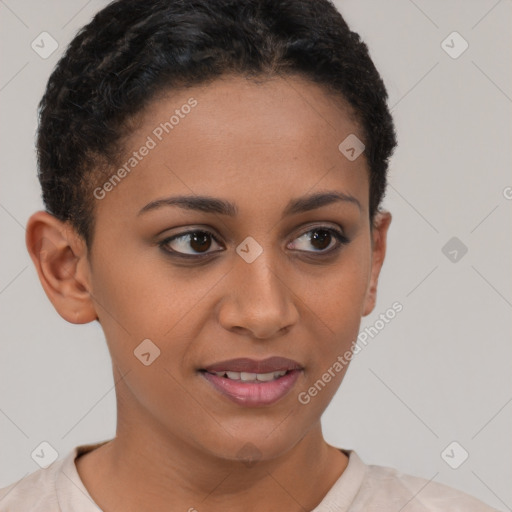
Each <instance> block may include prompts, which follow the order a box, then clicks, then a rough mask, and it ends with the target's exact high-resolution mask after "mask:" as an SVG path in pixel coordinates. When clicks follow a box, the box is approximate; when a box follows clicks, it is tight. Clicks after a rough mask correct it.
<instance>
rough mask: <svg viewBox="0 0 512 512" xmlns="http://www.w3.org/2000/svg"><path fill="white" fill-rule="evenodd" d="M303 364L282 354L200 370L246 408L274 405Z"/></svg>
mask: <svg viewBox="0 0 512 512" xmlns="http://www.w3.org/2000/svg"><path fill="white" fill-rule="evenodd" d="M302 370H303V368H302V366H301V365H300V364H299V363H297V362H296V361H292V360H291V359H286V358H283V357H271V358H268V359H265V360H263V361H256V360H253V359H248V358H241V359H231V360H228V361H222V362H219V363H215V364H213V365H210V366H208V367H206V368H203V369H201V370H199V372H200V373H201V375H202V376H203V377H204V378H205V379H206V380H207V381H208V382H209V383H210V384H211V385H212V386H213V388H214V389H215V390H217V391H218V392H219V393H220V394H221V395H223V396H224V397H226V398H228V399H229V400H230V401H232V402H235V403H237V404H239V405H243V406H247V407H258V406H259V407H261V406H266V405H271V404H274V403H275V402H277V401H278V400H281V399H282V398H283V397H284V396H286V395H287V394H288V393H289V392H290V390H291V389H292V388H293V386H294V384H295V383H296V381H297V379H298V378H299V376H300V374H301V373H302Z"/></svg>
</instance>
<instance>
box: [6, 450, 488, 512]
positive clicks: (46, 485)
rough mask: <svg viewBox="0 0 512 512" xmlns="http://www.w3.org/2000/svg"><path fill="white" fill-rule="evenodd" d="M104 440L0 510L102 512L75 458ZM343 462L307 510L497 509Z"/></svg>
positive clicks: (18, 490)
mask: <svg viewBox="0 0 512 512" xmlns="http://www.w3.org/2000/svg"><path fill="white" fill-rule="evenodd" d="M107 442H108V441H102V442H100V443H96V444H88V445H81V446H77V447H75V448H74V449H73V450H72V451H71V452H70V453H69V454H68V455H67V456H66V457H65V458H64V459H60V460H56V461H55V462H53V464H51V465H50V466H49V467H47V468H45V469H39V470H37V471H35V472H33V473H31V474H30V475H27V476H26V477H25V478H22V479H21V480H18V481H17V482H14V483H12V484H10V485H9V486H7V487H4V488H2V489H0V511H1V512H101V509H100V508H99V507H98V505H96V504H95V502H94V500H93V499H92V498H91V496H90V495H89V493H88V491H87V489H86V488H85V486H84V484H83V483H82V481H81V479H80V476H79V474H78V471H77V469H76V465H75V458H76V457H77V456H78V455H80V454H83V453H87V452H89V451H91V450H94V449H95V448H97V447H99V446H101V445H102V444H104V443H107ZM342 451H343V452H344V453H345V454H346V455H347V456H348V457H349V461H348V465H347V467H346V468H345V471H344V472H343V474H342V475H341V476H340V478H339V479H338V480H337V481H336V482H335V483H334V485H333V486H332V487H331V489H330V490H329V492H328V493H327V494H326V495H325V496H324V498H323V500H322V501H321V503H320V504H319V505H318V506H317V507H316V508H315V509H314V510H312V511H311V512H363V511H364V512H388V511H389V512H398V511H400V512H426V511H429V512H498V511H497V509H494V508H492V507H489V506H488V505H485V504H484V503H482V502H481V501H479V500H477V499H476V498H473V497H471V496H469V495H468V494H465V493H463V492H461V491H458V490H456V489H453V488H451V487H448V486H446V485H444V484H440V483H437V482H433V481H430V482H429V481H428V480H426V479H424V478H420V477H415V476H411V475H407V474H404V473H401V472H399V471H398V470H396V469H393V468H388V467H384V466H376V465H367V464H365V463H364V462H363V461H362V460H361V458H360V457H359V456H358V455H357V453H356V452H355V451H354V450H342Z"/></svg>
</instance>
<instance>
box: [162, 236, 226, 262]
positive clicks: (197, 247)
mask: <svg viewBox="0 0 512 512" xmlns="http://www.w3.org/2000/svg"><path fill="white" fill-rule="evenodd" d="M213 244H217V245H219V244H218V242H217V240H216V238H215V237H214V236H213V234H212V233H210V232H209V231H201V230H197V231H188V232H186V233H179V234H177V235H174V236H172V237H170V238H167V239H165V240H164V241H163V242H162V243H161V244H160V245H161V246H162V247H163V248H164V249H165V250H167V251H169V252H172V253H178V254H180V255H183V256H194V255H201V254H210V253H211V252H216V251H209V252H208V249H210V247H212V245H213ZM219 247H220V245H219Z"/></svg>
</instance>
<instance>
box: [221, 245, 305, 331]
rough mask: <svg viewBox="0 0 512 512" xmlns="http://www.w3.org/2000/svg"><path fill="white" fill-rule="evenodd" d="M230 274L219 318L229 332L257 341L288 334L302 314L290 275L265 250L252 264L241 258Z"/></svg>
mask: <svg viewBox="0 0 512 512" xmlns="http://www.w3.org/2000/svg"><path fill="white" fill-rule="evenodd" d="M234 265H235V268H233V270H232V271H231V272H230V273H229V274H228V276H229V280H228V281H227V282H226V287H227V288H226V290H227V291H226V293H225V296H224V298H223V300H222V301H221V303H220V308H219V313H218V318H219V322H220V324H221V325H222V326H223V327H224V328H225V329H226V330H228V331H231V332H236V333H237V334H243V335H244V334H245V335H247V336H250V337H253V338H257V339H267V338H271V337H273V336H275V335H278V334H283V333H285V332H288V330H289V329H290V328H291V327H292V326H293V325H294V324H295V323H296V322H297V320H298V318H299V312H298V310H297V307H296V303H295V295H294V293H293V291H292V289H291V288H290V284H289V283H288V280H287V275H286V272H284V271H283V270H279V268H276V265H275V264H273V262H272V261H271V258H270V257H269V256H268V253H266V252H265V251H264V252H263V253H262V254H261V255H260V256H258V258H256V260H255V261H253V262H252V263H247V262H246V261H244V260H243V259H242V258H239V259H238V260H236V261H235V263H234Z"/></svg>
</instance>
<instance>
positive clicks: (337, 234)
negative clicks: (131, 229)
mask: <svg viewBox="0 0 512 512" xmlns="http://www.w3.org/2000/svg"><path fill="white" fill-rule="evenodd" d="M318 231H325V232H327V233H329V234H330V235H332V236H333V237H334V239H335V240H336V242H337V244H336V245H335V246H334V247H331V248H330V249H328V250H323V251H301V250H299V252H302V253H306V254H309V253H312V254H317V255H318V256H319V257H322V256H327V255H332V254H334V253H336V252H338V251H339V250H340V249H341V248H342V247H343V246H345V245H347V244H348V243H349V242H350V240H349V239H348V238H347V237H346V236H345V235H344V234H343V233H342V232H341V231H339V230H337V229H335V228H331V227H327V226H315V227H313V228H311V229H309V230H307V231H304V232H303V233H301V234H300V235H299V236H298V237H296V238H295V239H294V240H297V239H298V238H302V237H303V236H304V235H307V234H308V233H314V232H318ZM197 233H202V234H206V235H209V236H210V237H211V238H213V240H215V242H216V243H217V244H219V245H221V242H220V241H219V240H218V239H217V237H216V236H215V235H214V234H213V233H212V232H210V231H208V230H205V229H194V230H190V231H184V232H182V233H178V234H176V235H173V236H171V237H168V238H166V239H165V240H162V241H161V242H160V243H159V244H158V245H159V247H160V248H161V249H162V250H163V251H165V252H166V253H167V254H168V255H170V256H172V257H176V258H181V259H185V260H187V259H188V260H196V261H197V260H203V259H206V258H208V257H210V256H211V255H212V254H216V253H218V252H222V251H220V250H219V251H213V252H208V253H202V254H197V255H194V254H183V253H180V252H178V251H175V250H173V249H168V248H167V246H168V244H169V243H170V242H172V241H174V240H176V239H180V238H185V237H186V236H187V235H193V234H197Z"/></svg>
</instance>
